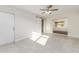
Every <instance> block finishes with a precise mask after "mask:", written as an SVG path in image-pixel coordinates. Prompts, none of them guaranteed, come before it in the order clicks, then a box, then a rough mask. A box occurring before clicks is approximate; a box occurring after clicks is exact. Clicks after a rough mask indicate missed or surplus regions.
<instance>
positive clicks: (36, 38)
mask: <svg viewBox="0 0 79 59" xmlns="http://www.w3.org/2000/svg"><path fill="white" fill-rule="evenodd" d="M30 39H31V40H33V41H35V42H36V43H39V44H41V45H43V46H45V45H46V43H47V41H48V39H49V36H47V35H41V34H39V33H36V32H32V37H31V38H30Z"/></svg>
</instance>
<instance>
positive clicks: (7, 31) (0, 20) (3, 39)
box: [0, 12, 14, 45]
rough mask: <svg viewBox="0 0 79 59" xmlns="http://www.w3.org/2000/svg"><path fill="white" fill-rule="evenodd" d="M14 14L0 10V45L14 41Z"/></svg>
mask: <svg viewBox="0 0 79 59" xmlns="http://www.w3.org/2000/svg"><path fill="white" fill-rule="evenodd" d="M13 27H14V15H12V14H8V13H4V12H0V45H2V44H6V43H11V42H13V41H14V30H13Z"/></svg>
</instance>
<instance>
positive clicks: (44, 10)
mask: <svg viewBox="0 0 79 59" xmlns="http://www.w3.org/2000/svg"><path fill="white" fill-rule="evenodd" d="M40 10H42V11H47V10H48V9H40Z"/></svg>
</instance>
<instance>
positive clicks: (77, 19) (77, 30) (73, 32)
mask: <svg viewBox="0 0 79 59" xmlns="http://www.w3.org/2000/svg"><path fill="white" fill-rule="evenodd" d="M68 36H71V37H76V38H79V13H73V14H70V15H69V19H68Z"/></svg>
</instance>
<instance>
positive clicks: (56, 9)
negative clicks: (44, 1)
mask: <svg viewBox="0 0 79 59" xmlns="http://www.w3.org/2000/svg"><path fill="white" fill-rule="evenodd" d="M50 11H58V9H52V10H50Z"/></svg>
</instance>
